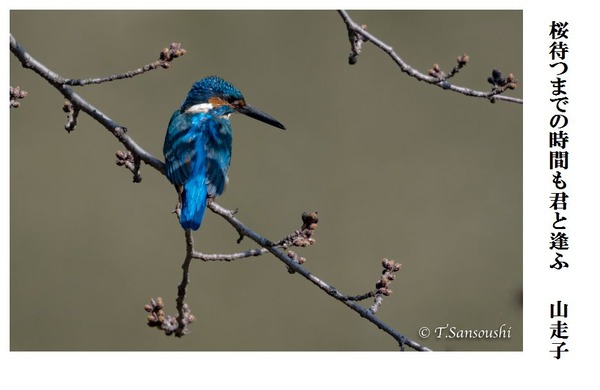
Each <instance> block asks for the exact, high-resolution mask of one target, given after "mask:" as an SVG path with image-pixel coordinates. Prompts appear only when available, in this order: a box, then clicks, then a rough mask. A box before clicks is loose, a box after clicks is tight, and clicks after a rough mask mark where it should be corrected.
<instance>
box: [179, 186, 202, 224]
mask: <svg viewBox="0 0 600 390" xmlns="http://www.w3.org/2000/svg"><path fill="white" fill-rule="evenodd" d="M181 203H182V205H181V215H180V216H179V223H180V224H181V227H182V228H184V229H192V230H197V229H198V228H199V227H200V224H201V223H202V218H203V217H204V210H205V209H206V183H205V181H204V176H203V175H198V176H196V177H192V178H190V179H189V180H188V181H187V182H186V183H185V184H184V185H183V194H182V197H181Z"/></svg>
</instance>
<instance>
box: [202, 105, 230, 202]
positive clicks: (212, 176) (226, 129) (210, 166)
mask: <svg viewBox="0 0 600 390" xmlns="http://www.w3.org/2000/svg"><path fill="white" fill-rule="evenodd" d="M205 130H206V134H207V138H206V150H205V152H206V190H207V193H208V196H211V197H214V196H218V195H221V194H222V193H223V191H224V190H225V186H226V184H227V171H228V169H229V163H230V161H231V125H230V124H229V121H226V120H221V119H220V118H216V117H213V120H211V121H209V122H207V125H206V129H205Z"/></svg>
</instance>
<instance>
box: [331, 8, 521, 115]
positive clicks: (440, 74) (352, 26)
mask: <svg viewBox="0 0 600 390" xmlns="http://www.w3.org/2000/svg"><path fill="white" fill-rule="evenodd" d="M338 12H339V14H340V16H341V17H342V20H343V21H344V23H345V24H346V28H347V29H348V39H349V41H350V50H351V52H350V55H349V56H348V63H349V64H350V65H355V64H356V63H357V62H358V56H359V55H360V53H361V51H362V45H363V43H365V42H371V43H373V44H374V45H375V46H377V47H378V48H380V49H381V50H383V51H384V52H386V53H387V54H388V55H389V56H390V57H391V58H392V60H393V61H394V62H395V63H396V64H397V65H398V66H399V67H400V70H401V71H402V72H404V73H406V74H408V75H409V76H412V77H414V78H416V79H417V80H419V81H424V82H426V83H429V84H432V85H436V86H438V87H440V88H442V89H446V90H450V91H454V92H458V93H462V94H463V95H467V96H473V97H480V98H485V99H489V100H490V102H492V103H495V102H496V101H498V100H502V101H506V102H510V103H517V104H523V100H522V99H518V98H514V97H510V96H503V95H500V94H501V93H503V92H505V91H506V90H507V89H515V88H516V87H517V80H516V79H515V77H514V76H513V74H512V73H511V74H509V75H508V76H507V77H506V78H503V77H502V74H501V73H500V71H499V70H497V69H494V70H492V76H491V77H488V78H487V81H488V82H489V83H490V84H492V90H491V91H490V92H482V91H476V90H473V89H470V88H465V87H459V86H457V85H454V84H451V83H450V82H448V80H449V79H450V78H452V77H454V76H455V75H456V74H458V72H459V71H460V69H462V68H463V67H465V66H466V65H467V63H468V62H469V56H468V55H467V54H463V55H460V56H458V57H457V59H456V63H457V64H456V66H455V67H454V68H452V70H450V71H449V72H444V71H442V70H441V69H440V66H439V65H438V64H433V66H432V67H431V69H429V71H428V74H424V73H421V72H419V71H418V70H417V69H415V68H413V67H411V66H410V65H408V64H407V63H406V62H405V61H404V60H403V59H402V58H401V57H400V56H399V55H398V54H397V53H396V52H395V51H394V50H393V48H392V47H391V46H389V45H388V44H386V43H385V42H383V41H381V40H380V39H379V38H377V37H376V36H374V35H373V34H371V33H369V32H368V31H367V26H366V25H364V24H363V25H359V24H358V23H356V22H354V21H353V20H352V19H351V18H350V15H348V12H346V11H343V10H340V11H338Z"/></svg>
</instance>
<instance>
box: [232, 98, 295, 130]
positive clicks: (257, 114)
mask: <svg viewBox="0 0 600 390" xmlns="http://www.w3.org/2000/svg"><path fill="white" fill-rule="evenodd" d="M236 109H237V112H239V113H240V114H244V115H247V116H249V117H250V118H254V119H258V120H259V121H261V122H264V123H266V124H269V125H271V126H275V127H278V128H280V129H282V130H285V126H284V125H282V124H281V123H279V121H278V120H277V119H275V118H273V117H272V116H270V115H267V114H265V113H264V112H262V111H261V110H258V109H256V108H254V107H252V106H250V105H248V104H246V105H244V106H238V107H236Z"/></svg>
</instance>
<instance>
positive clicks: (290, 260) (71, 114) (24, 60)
mask: <svg viewBox="0 0 600 390" xmlns="http://www.w3.org/2000/svg"><path fill="white" fill-rule="evenodd" d="M10 48H11V52H12V53H13V54H14V55H15V56H16V57H17V58H18V59H19V61H20V62H21V64H22V65H23V66H24V67H25V68H28V69H31V70H33V71H34V72H35V73H37V74H38V75H40V76H41V77H42V78H44V79H45V80H46V81H48V82H49V83H50V84H51V85H52V86H53V87H54V88H56V89H57V90H58V91H59V92H60V93H61V94H62V95H63V96H64V97H65V98H66V99H67V102H68V103H67V104H65V106H64V110H65V112H67V114H68V122H67V126H66V128H67V130H68V131H71V130H73V129H74V128H75V125H76V122H77V117H78V114H79V112H80V111H82V112H85V113H86V114H88V115H89V116H91V117H92V118H93V119H95V120H96V121H97V122H99V123H100V124H101V125H103V126H104V127H105V128H106V129H107V130H108V131H109V132H110V133H111V134H113V135H114V136H115V137H116V138H117V139H118V141H119V142H120V143H122V144H123V145H124V146H125V148H126V151H118V152H117V153H116V157H117V164H118V165H121V166H125V167H126V168H127V169H129V170H130V171H131V172H132V173H133V174H134V181H135V182H139V181H141V176H140V173H139V170H140V163H141V161H143V162H145V163H146V164H148V165H150V166H151V167H153V168H155V169H156V170H158V171H159V172H161V173H163V174H164V173H165V168H164V163H163V162H162V161H160V160H159V159H157V158H156V157H154V156H153V155H151V154H150V153H148V152H146V151H145V150H144V149H142V148H141V147H140V146H139V145H138V144H137V143H136V142H135V141H134V140H133V139H132V138H131V137H129V136H128V135H127V134H126V132H127V129H126V128H125V127H123V126H120V125H118V124H117V123H115V122H114V121H113V120H112V119H110V118H109V117H108V116H107V115H105V114H104V113H102V112H101V111H100V110H98V109H97V108H96V107H94V106H93V105H91V104H90V103H89V102H87V101H86V100H84V99H83V98H81V97H80V96H79V95H78V94H77V93H75V92H74V91H73V90H72V89H71V88H70V86H69V85H67V84H68V83H71V85H84V84H86V83H92V81H89V80H96V81H98V82H104V81H109V80H108V79H106V78H105V79H88V80H82V81H81V82H79V83H76V82H75V81H73V80H67V79H64V78H62V77H61V76H59V75H58V74H56V73H54V72H53V71H51V70H50V69H48V68H47V67H46V66H45V65H43V64H42V63H40V62H38V61H37V60H35V59H34V58H33V57H31V56H30V55H29V53H27V52H26V51H25V49H24V48H23V47H22V46H21V45H19V43H18V42H17V41H16V40H15V38H14V37H13V36H12V35H11V36H10ZM174 50H175V49H174ZM181 50H183V49H180V48H179V47H177V48H176V50H175V54H173V53H171V51H169V50H167V52H166V53H165V52H164V51H163V54H164V56H161V60H159V61H165V63H164V64H165V65H168V62H169V61H170V60H171V59H172V58H176V57H177V55H176V54H177V52H178V51H181ZM163 57H164V58H163ZM161 66H162V65H161ZM163 67H168V66H163ZM115 79H116V78H115ZM11 96H12V90H11ZM208 207H209V208H210V209H211V211H213V212H214V213H216V214H218V215H220V216H221V217H223V218H224V219H225V220H227V221H228V222H229V223H230V224H231V225H232V226H233V227H234V228H235V229H236V230H237V232H238V234H239V235H240V239H239V240H238V242H240V241H241V239H242V238H243V237H248V238H250V239H251V240H253V241H254V242H256V243H257V244H258V245H259V246H261V248H260V249H250V250H248V251H245V252H240V253H234V254H230V255H220V254H210V255H207V254H203V253H200V252H197V251H195V250H194V242H193V237H192V233H191V231H190V230H186V231H185V239H186V256H185V259H184V262H183V264H182V270H183V272H182V279H181V282H180V284H179V285H178V287H177V300H176V302H177V313H178V314H177V317H173V316H170V315H166V314H165V313H164V311H163V308H164V304H163V302H162V299H161V298H160V297H159V298H156V299H151V301H150V304H147V305H145V306H144V309H145V310H146V311H147V312H148V313H150V315H149V316H148V325H149V326H152V327H159V328H160V329H162V330H163V331H164V332H165V334H167V335H170V334H175V336H177V337H181V336H183V335H185V334H187V333H188V332H189V329H188V325H189V324H190V323H192V322H193V321H194V319H195V318H194V316H193V315H192V314H191V311H190V309H189V307H188V305H187V304H186V303H185V298H186V295H187V288H188V285H189V267H190V264H191V262H192V260H193V259H199V260H203V261H232V260H236V259H240V258H247V257H252V256H259V255H262V254H265V253H267V252H270V253H271V254H273V255H274V256H275V257H276V258H278V259H279V260H280V261H282V262H283V263H284V264H285V265H286V266H287V268H288V271H289V272H291V273H298V274H300V275H301V276H303V277H304V278H306V279H307V280H309V281H310V282H311V283H313V284H314V285H316V286H317V287H319V288H320V289H321V290H323V291H324V292H326V293H327V294H328V295H330V296H332V297H334V298H335V299H337V300H338V301H340V302H342V303H344V304H345V305H346V306H348V307H349V308H350V309H352V310H354V311H355V312H357V313H358V314H359V315H360V316H361V317H363V318H365V319H367V320H368V321H370V322H371V323H373V324H374V325H375V326H377V327H378V328H380V329H381V330H383V331H384V332H385V333H387V334H389V335H390V336H392V337H393V338H394V339H395V340H396V341H397V342H398V343H399V345H400V347H401V348H403V347H404V346H405V345H408V346H409V347H411V348H414V349H416V350H419V351H429V349H428V348H427V347H424V346H422V345H420V344H418V343H416V342H415V341H413V340H411V339H409V338H407V337H406V336H403V335H401V334H400V333H398V332H396V331H395V330H394V329H392V328H391V327H390V326H389V325H387V324H385V323H384V322H383V321H381V320H380V319H379V318H377V317H376V316H375V312H376V311H377V309H378V308H379V307H380V305H381V302H382V300H383V296H385V295H389V293H391V290H389V289H388V284H389V282H390V281H391V280H393V278H394V277H393V275H392V273H393V272H395V271H397V270H398V269H399V266H398V267H397V269H395V267H396V265H393V264H395V263H393V262H390V261H388V260H385V261H384V268H386V262H388V268H389V267H391V268H389V269H388V271H389V272H388V273H386V271H385V270H384V276H382V277H381V278H380V280H379V281H378V282H377V284H376V288H377V290H375V291H371V292H368V293H367V294H363V295H362V296H353V297H352V296H348V295H345V294H342V293H340V292H339V291H338V290H337V289H336V288H334V287H333V286H331V285H329V284H328V283H326V282H325V281H323V280H321V279H320V278H318V277H317V276H315V275H313V274H311V273H310V272H309V271H308V270H306V269H305V268H304V267H302V263H304V262H305V261H306V259H304V258H303V257H300V256H298V255H296V254H295V253H294V252H293V251H290V250H289V249H288V248H289V247H290V246H300V247H304V246H308V245H312V244H314V243H315V239H314V237H313V234H314V230H315V229H316V227H317V223H318V217H317V213H316V212H315V213H304V214H303V215H302V221H303V224H302V226H301V228H300V229H298V230H296V231H295V232H294V233H292V234H290V235H288V236H286V237H285V238H284V239H282V240H280V241H279V242H277V243H273V242H271V241H270V240H268V239H266V238H264V237H262V236H261V235H259V234H258V233H256V232H254V231H253V230H251V229H250V228H248V227H246V226H245V225H244V224H242V223H241V222H240V221H239V220H238V219H236V218H235V217H234V215H235V213H236V212H235V211H231V210H227V209H225V208H223V207H221V206H219V205H218V204H217V203H215V202H214V201H213V200H212V199H211V200H209V202H208ZM175 213H178V210H177V209H176V211H175ZM286 249H287V252H284V250H286ZM386 275H387V276H386ZM390 275H391V276H390ZM363 296H364V297H365V298H363ZM373 296H375V302H374V304H373V306H371V308H370V309H366V308H364V307H362V306H360V305H358V304H357V303H355V302H354V301H358V300H362V299H366V297H373Z"/></svg>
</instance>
